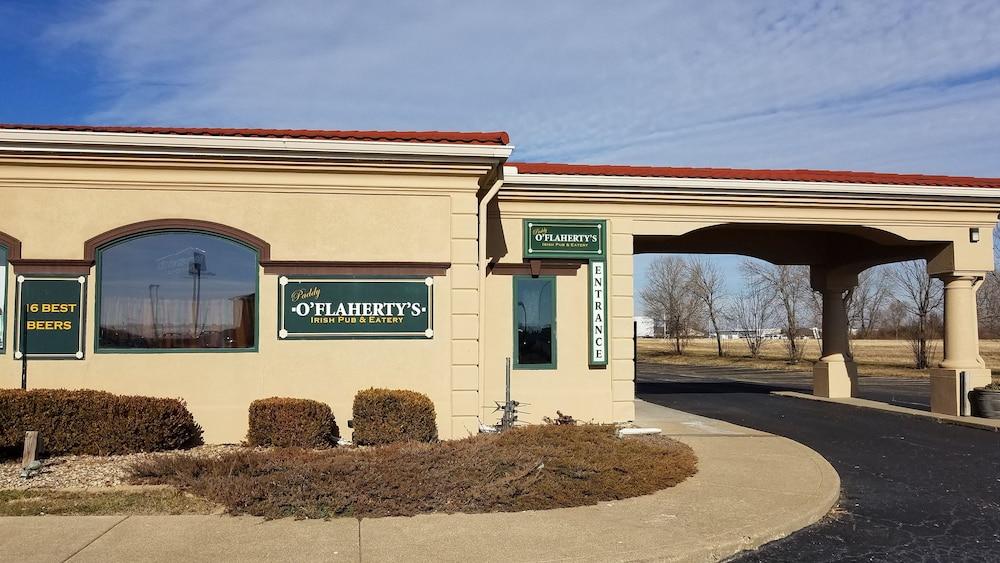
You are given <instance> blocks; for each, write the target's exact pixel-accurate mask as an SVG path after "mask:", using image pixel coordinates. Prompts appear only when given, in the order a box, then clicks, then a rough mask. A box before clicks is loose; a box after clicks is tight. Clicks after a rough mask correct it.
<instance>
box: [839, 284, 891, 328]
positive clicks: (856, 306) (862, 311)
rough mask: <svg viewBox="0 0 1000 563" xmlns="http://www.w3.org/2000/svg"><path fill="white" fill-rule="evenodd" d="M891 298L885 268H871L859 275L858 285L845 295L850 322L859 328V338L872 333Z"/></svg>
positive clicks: (852, 325)
mask: <svg viewBox="0 0 1000 563" xmlns="http://www.w3.org/2000/svg"><path fill="white" fill-rule="evenodd" d="M889 298H890V292H889V276H888V275H887V271H886V270H885V268H883V267H875V268H870V269H868V270H865V271H863V272H861V274H859V275H858V285H857V286H856V287H854V288H853V289H851V290H850V291H849V292H848V293H847V295H845V297H844V300H845V305H846V306H847V319H848V322H849V323H850V326H851V327H853V328H855V329H857V331H858V338H869V337H870V336H871V335H872V333H873V332H874V331H875V327H876V325H877V324H878V322H879V319H880V318H881V316H882V314H883V312H884V311H885V308H886V306H887V305H888V301H889Z"/></svg>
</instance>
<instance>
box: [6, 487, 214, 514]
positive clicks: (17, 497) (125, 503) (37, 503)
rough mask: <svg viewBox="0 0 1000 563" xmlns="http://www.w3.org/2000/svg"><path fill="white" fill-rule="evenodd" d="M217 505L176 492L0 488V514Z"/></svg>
mask: <svg viewBox="0 0 1000 563" xmlns="http://www.w3.org/2000/svg"><path fill="white" fill-rule="evenodd" d="M219 511H220V507H219V505H217V504H215V503H213V502H209V501H207V500H205V499H201V498H198V497H195V496H193V495H189V494H185V493H182V492H180V491H177V490H174V489H169V488H159V489H155V490H107V491H100V492H97V491H59V490H52V489H33V490H27V491H23V490H22V491H11V490H7V491H0V516H43V515H47V514H51V515H72V516H93V515H119V514H121V515H124V514H213V513H218V512H219Z"/></svg>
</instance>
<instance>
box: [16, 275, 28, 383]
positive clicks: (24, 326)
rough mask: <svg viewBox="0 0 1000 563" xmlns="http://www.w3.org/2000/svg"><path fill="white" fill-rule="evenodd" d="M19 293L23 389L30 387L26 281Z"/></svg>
mask: <svg viewBox="0 0 1000 563" xmlns="http://www.w3.org/2000/svg"><path fill="white" fill-rule="evenodd" d="M18 289H20V291H19V292H18V294H19V295H20V297H21V389H27V388H28V303H27V302H25V299H24V282H21V287H20V288H18Z"/></svg>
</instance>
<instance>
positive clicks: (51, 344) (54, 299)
mask: <svg viewBox="0 0 1000 563" xmlns="http://www.w3.org/2000/svg"><path fill="white" fill-rule="evenodd" d="M86 296H87V278H85V277H83V276H80V277H78V278H66V277H55V276H51V277H48V276H38V277H29V276H18V277H17V300H16V301H17V303H16V307H17V308H16V311H17V318H18V322H17V323H16V324H15V329H16V330H15V331H14V358H15V359H18V360H19V359H21V358H22V357H24V356H27V357H28V358H29V359H34V358H75V359H77V360H80V359H83V338H84V330H83V311H84V308H85V306H84V304H85V302H86V301H85V300H86Z"/></svg>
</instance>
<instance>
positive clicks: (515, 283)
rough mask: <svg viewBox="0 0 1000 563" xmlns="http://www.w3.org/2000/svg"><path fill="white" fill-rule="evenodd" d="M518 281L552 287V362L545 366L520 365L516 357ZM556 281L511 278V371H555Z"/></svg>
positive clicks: (540, 277) (519, 277) (526, 277)
mask: <svg viewBox="0 0 1000 563" xmlns="http://www.w3.org/2000/svg"><path fill="white" fill-rule="evenodd" d="M520 280H548V281H550V282H551V284H552V285H551V287H552V361H551V362H549V363H547V364H522V363H520V358H519V357H518V356H519V348H520V347H519V345H518V338H517V303H518V300H517V287H518V281H520ZM556 281H557V278H556V276H538V277H534V276H511V286H512V288H513V289H512V291H511V295H512V297H513V299H512V301H513V304H512V307H511V313H512V317H511V325H512V329H513V330H512V340H513V344H514V353H513V356H514V358H513V364H514V365H513V369H525V370H527V369H556V364H557V359H558V355H557V353H556V351H557V349H558V348H557V347H556V333H557V330H556V294H557V293H558V291H557V285H556Z"/></svg>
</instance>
